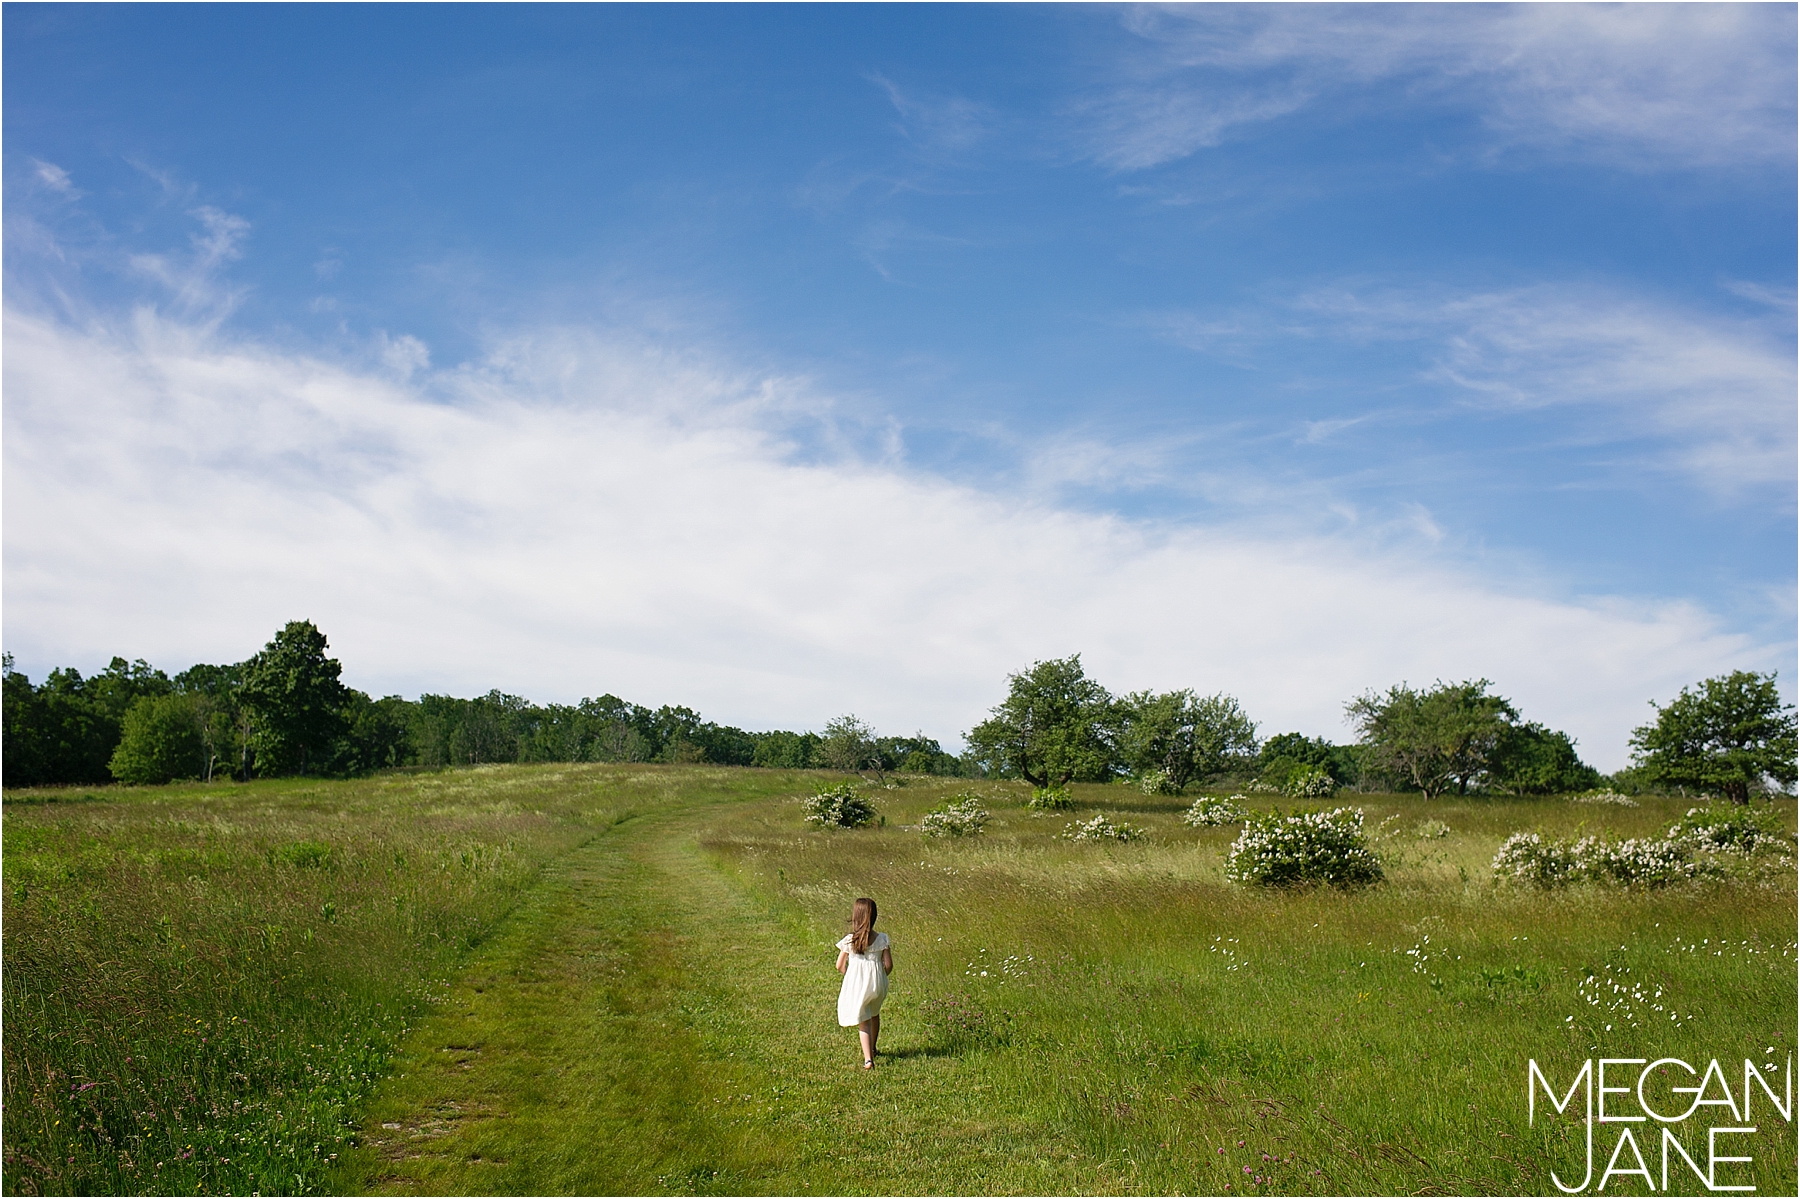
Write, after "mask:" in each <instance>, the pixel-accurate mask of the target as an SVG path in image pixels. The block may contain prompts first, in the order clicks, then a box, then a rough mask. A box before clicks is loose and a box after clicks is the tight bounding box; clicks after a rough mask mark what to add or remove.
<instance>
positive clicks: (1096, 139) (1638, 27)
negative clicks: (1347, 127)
mask: <svg viewBox="0 0 1800 1199" xmlns="http://www.w3.org/2000/svg"><path fill="white" fill-rule="evenodd" d="M1124 23H1125V26H1126V28H1127V29H1128V30H1129V31H1130V32H1131V33H1132V34H1134V35H1135V36H1136V38H1137V39H1138V44H1137V47H1136V49H1135V50H1134V51H1133V52H1131V53H1130V54H1128V55H1127V58H1126V60H1125V61H1124V62H1123V63H1122V64H1120V78H1119V79H1118V80H1117V81H1116V82H1115V84H1114V85H1113V86H1112V87H1111V89H1110V90H1108V91H1106V92H1104V93H1103V94H1101V95H1098V96H1096V97H1095V98H1093V100H1092V101H1091V103H1090V106H1089V112H1090V115H1091V118H1092V122H1093V123H1092V127H1091V128H1092V138H1093V140H1092V143H1091V150H1092V153H1093V155H1094V156H1095V157H1096V158H1098V159H1099V160H1100V161H1102V162H1104V163H1106V164H1107V165H1109V166H1112V167H1114V168H1115V169H1119V170H1126V171H1131V170H1141V169H1143V168H1146V167H1152V166H1155V165H1157V164H1160V163H1165V162H1169V161H1172V160H1175V159H1179V158H1182V157H1185V156H1187V155H1189V154H1192V153H1194V152H1195V151H1197V150H1200V149H1203V148H1205V147H1208V146H1213V145H1217V144H1218V143H1219V142H1220V141H1221V140H1222V139H1224V138H1226V137H1229V136H1233V135H1234V134H1236V133H1238V132H1239V131H1243V130H1246V129H1248V128H1250V127H1253V126H1256V125H1260V124H1264V123H1267V122H1269V121H1272V120H1276V119H1278V118H1281V117H1284V116H1286V115H1288V114H1290V113H1293V112H1296V111H1298V110H1300V109H1302V108H1306V107H1309V106H1314V105H1322V104H1327V103H1329V104H1331V105H1332V106H1333V107H1334V109H1335V110H1337V111H1342V110H1344V109H1345V108H1346V107H1349V108H1353V109H1362V110H1364V111H1367V110H1379V109H1381V108H1383V107H1385V106H1387V105H1389V104H1393V105H1399V104H1402V103H1404V104H1405V105H1407V106H1410V107H1416V106H1418V105H1420V104H1421V103H1430V104H1436V105H1439V106H1442V107H1445V108H1450V109H1458V110H1461V111H1466V112H1468V113H1471V114H1473V115H1474V116H1476V117H1477V118H1478V119H1479V120H1480V122H1481V124H1482V126H1483V128H1484V129H1485V130H1486V135H1485V138H1486V148H1487V149H1488V150H1489V151H1492V150H1500V149H1505V148H1506V147H1511V146H1520V147H1534V148H1537V149H1539V150H1549V151H1555V152H1568V153H1573V154H1577V155H1580V156H1584V157H1598V158H1602V159H1605V160H1607V161H1610V162H1613V163H1615V164H1618V165H1624V166H1627V167H1632V168H1639V169H1656V168H1663V167H1669V166H1676V167H1688V166H1708V167H1716V166H1721V165H1737V164H1743V163H1762V162H1772V161H1773V162H1783V161H1791V160H1792V158H1793V155H1794V137H1793V127H1794V112H1795V105H1794V90H1795V63H1794V43H1795V16H1794V11H1793V9H1792V8H1791V7H1789V6H1779V5H1680V4H1670V5H1661V4H1656V5H1648V4H1636V5H1605V6H1602V5H1585V4H1584V5H1575V4H1567V5H1565V4H1521V5H1394V6H1378V5H1345V6H1318V5H1259V6H1226V5H1201V6H1196V7H1191V8H1134V9H1131V10H1128V12H1127V14H1126V15H1125V17H1124ZM1377 85H1385V86H1386V87H1387V88H1388V90H1387V91H1386V92H1383V91H1382V90H1381V89H1380V88H1378V87H1377ZM1384 97H1391V99H1388V98H1384Z"/></svg>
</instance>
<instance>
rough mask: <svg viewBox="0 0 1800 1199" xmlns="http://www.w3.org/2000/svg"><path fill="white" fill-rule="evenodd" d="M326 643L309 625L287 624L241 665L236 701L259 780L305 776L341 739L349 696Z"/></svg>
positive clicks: (302, 622)
mask: <svg viewBox="0 0 1800 1199" xmlns="http://www.w3.org/2000/svg"><path fill="white" fill-rule="evenodd" d="M328 648H329V643H328V642H327V641H326V639H325V634H323V633H321V632H320V631H319V630H318V628H317V627H315V626H314V625H313V623H312V622H311V621H310V620H295V621H290V622H289V623H288V624H287V626H286V627H285V628H283V629H282V630H281V632H279V633H277V634H275V639H274V640H273V641H271V642H269V644H268V645H266V646H264V647H263V648H262V650H261V652H259V653H257V654H256V656H254V657H253V658H251V659H250V660H249V661H248V662H246V663H244V681H243V683H242V685H241V686H240V687H239V689H238V699H239V701H240V702H241V704H242V706H243V709H244V711H245V712H246V714H247V715H248V717H249V720H248V735H247V736H246V738H245V743H246V749H247V750H248V752H250V753H253V754H255V756H256V769H257V772H258V773H260V774H305V773H306V770H307V766H308V764H309V761H310V762H315V763H316V762H324V761H326V760H328V759H329V757H330V755H331V752H332V750H333V748H334V747H335V745H336V742H337V739H338V738H339V737H341V736H343V734H344V715H343V711H344V704H345V701H346V699H347V698H348V692H347V690H346V689H345V687H344V685H343V683H341V682H340V681H339V679H338V676H339V675H340V674H342V673H343V667H342V666H340V665H339V664H338V662H337V660H336V659H335V658H329V657H327V656H326V655H325V651H326V649H328Z"/></svg>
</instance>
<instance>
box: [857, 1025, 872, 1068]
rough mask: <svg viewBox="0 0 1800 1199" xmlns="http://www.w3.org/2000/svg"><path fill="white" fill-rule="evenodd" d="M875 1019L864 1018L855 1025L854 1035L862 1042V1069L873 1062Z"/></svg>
mask: <svg viewBox="0 0 1800 1199" xmlns="http://www.w3.org/2000/svg"><path fill="white" fill-rule="evenodd" d="M874 1025H875V1021H873V1020H864V1021H863V1022H862V1023H861V1024H859V1025H857V1026H856V1037H857V1039H858V1040H859V1041H861V1042H862V1051H863V1069H865V1070H867V1069H868V1068H869V1067H870V1066H871V1065H873V1064H874V1062H875V1029H874Z"/></svg>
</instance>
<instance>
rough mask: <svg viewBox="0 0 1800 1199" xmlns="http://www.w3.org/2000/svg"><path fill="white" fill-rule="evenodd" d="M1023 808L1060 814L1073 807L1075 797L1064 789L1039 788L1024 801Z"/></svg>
mask: <svg viewBox="0 0 1800 1199" xmlns="http://www.w3.org/2000/svg"><path fill="white" fill-rule="evenodd" d="M1025 806H1026V807H1028V808H1036V809H1038V810H1039V811H1042V812H1060V811H1062V810H1064V809H1065V808H1072V807H1074V806H1075V797H1074V796H1073V795H1070V794H1069V791H1068V788H1066V787H1039V788H1037V789H1036V790H1035V791H1033V792H1032V793H1031V798H1030V799H1028V800H1026V801H1025Z"/></svg>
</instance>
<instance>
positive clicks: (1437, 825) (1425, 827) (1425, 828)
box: [1413, 820, 1450, 841]
mask: <svg viewBox="0 0 1800 1199" xmlns="http://www.w3.org/2000/svg"><path fill="white" fill-rule="evenodd" d="M1413 832H1415V833H1417V834H1418V835H1419V840H1421V841H1436V840H1438V839H1439V838H1441V837H1448V836H1449V835H1450V826H1449V825H1447V824H1445V823H1444V822H1443V821H1442V820H1421V821H1420V822H1419V827H1418V828H1416V829H1414V830H1413Z"/></svg>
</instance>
